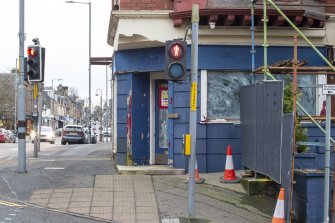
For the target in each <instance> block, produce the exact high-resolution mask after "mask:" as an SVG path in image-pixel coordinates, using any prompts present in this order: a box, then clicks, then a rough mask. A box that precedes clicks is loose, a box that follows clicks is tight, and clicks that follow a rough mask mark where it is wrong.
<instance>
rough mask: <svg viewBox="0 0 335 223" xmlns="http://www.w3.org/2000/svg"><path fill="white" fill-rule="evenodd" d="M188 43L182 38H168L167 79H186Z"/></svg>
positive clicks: (166, 53)
mask: <svg viewBox="0 0 335 223" xmlns="http://www.w3.org/2000/svg"><path fill="white" fill-rule="evenodd" d="M186 49H187V43H186V41H182V40H178V39H177V40H168V41H166V43H165V73H166V79H167V80H171V81H181V80H185V79H186Z"/></svg>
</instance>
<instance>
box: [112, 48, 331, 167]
mask: <svg viewBox="0 0 335 223" xmlns="http://www.w3.org/2000/svg"><path fill="white" fill-rule="evenodd" d="M250 49H251V47H250V46H199V70H201V69H206V70H225V69H226V70H251V55H250ZM164 50H165V49H164V47H158V48H146V49H138V50H124V51H117V52H116V54H115V56H116V64H115V65H116V73H117V89H118V93H117V97H118V99H117V100H118V108H117V111H118V119H117V121H118V123H117V125H118V136H117V137H118V138H117V142H118V151H120V152H118V153H120V154H121V157H122V158H120V161H123V163H124V162H125V161H124V160H125V156H124V153H126V120H127V119H126V108H127V105H126V98H127V94H128V92H129V90H130V89H132V87H131V86H132V84H133V82H132V75H138V73H139V72H140V73H145V72H147V73H146V74H147V75H148V72H152V71H164V65H165V58H164V55H165V52H164ZM256 50H257V53H256V67H259V66H262V62H263V48H262V47H257V48H256ZM320 50H321V52H322V53H323V54H325V48H320ZM298 52H299V53H298V55H299V61H302V60H306V61H308V64H309V66H323V65H325V64H324V62H323V61H322V60H321V59H320V58H319V57H318V55H316V53H315V52H314V51H313V50H312V49H311V48H309V47H299V49H298ZM190 54H191V52H190V46H189V47H188V51H187V58H188V65H187V66H188V68H190ZM268 55H269V57H268V63H269V64H272V63H275V62H278V61H280V60H286V59H290V58H292V55H293V47H269V49H268ZM142 75H143V74H142ZM189 75H190V74H189V73H188V74H187V78H186V80H185V81H182V82H181V83H172V82H170V83H169V97H170V98H171V99H172V103H170V104H169V113H178V114H179V118H178V119H169V122H168V128H169V130H168V134H169V163H170V164H172V165H173V167H176V168H185V169H186V170H187V169H188V158H187V157H185V156H183V155H182V135H183V134H185V133H188V132H189V89H190V76H189ZM148 76H149V75H148ZM142 77H143V76H142ZM198 80H199V83H198V122H199V124H198V125H197V162H198V167H199V171H200V172H220V171H223V170H224V168H225V161H226V150H227V146H228V145H231V146H232V149H233V161H234V166H235V169H242V149H241V141H240V137H241V136H240V126H239V125H234V124H222V123H221V124H220V123H217V124H200V112H201V111H200V103H201V101H200V86H201V85H200V82H201V80H200V76H198ZM147 81H149V79H147ZM135 93H136V92H133V94H135ZM135 112H136V111H135ZM135 116H136V115H135ZM119 133H120V134H119ZM135 144H136V142H133V145H135ZM135 150H136V148H133V151H135ZM142 152H143V151H142ZM140 156H141V154H139V157H140ZM119 164H120V163H119Z"/></svg>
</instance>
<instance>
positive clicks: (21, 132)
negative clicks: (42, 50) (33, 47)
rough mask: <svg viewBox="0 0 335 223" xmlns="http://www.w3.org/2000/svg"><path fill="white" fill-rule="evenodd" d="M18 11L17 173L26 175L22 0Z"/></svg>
mask: <svg viewBox="0 0 335 223" xmlns="http://www.w3.org/2000/svg"><path fill="white" fill-rule="evenodd" d="M19 7H20V9H19V10H20V11H19V14H20V15H19V60H20V68H19V69H20V71H19V75H20V76H19V85H18V139H19V140H18V165H19V169H18V172H19V173H26V172H27V170H26V101H25V98H26V89H25V86H24V71H25V63H24V41H25V34H24V0H20V6H19Z"/></svg>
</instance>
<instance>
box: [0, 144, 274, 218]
mask: <svg viewBox="0 0 335 223" xmlns="http://www.w3.org/2000/svg"><path fill="white" fill-rule="evenodd" d="M127 168H128V169H129V167H127ZM127 168H124V169H127ZM140 168H141V171H142V173H141V174H143V171H144V172H146V173H147V174H148V173H151V174H152V173H155V174H154V175H136V174H134V172H131V175H129V174H128V175H120V174H118V169H122V167H120V166H118V167H116V165H115V163H114V161H113V160H112V156H111V151H110V145H109V144H95V145H83V146H82V147H78V148H76V147H75V146H72V145H67V146H63V147H55V148H53V149H50V150H46V151H41V152H40V154H39V157H38V158H33V157H28V160H27V170H28V172H27V173H24V174H22V173H17V171H16V170H17V164H16V163H9V164H7V165H6V166H4V167H3V168H2V169H1V170H0V223H2V222H29V221H22V220H20V215H19V214H18V215H15V216H14V217H13V216H5V213H4V214H3V215H4V216H1V207H2V206H3V207H6V208H7V207H13V208H16V209H15V210H21V211H22V210H23V209H26V208H28V207H29V208H37V209H38V210H40V212H41V211H47V212H54V213H57V214H61V216H58V215H57V216H58V217H57V219H50V218H48V217H45V216H44V217H43V218H41V220H40V221H37V220H36V222H66V221H69V220H64V221H61V219H62V218H65V217H64V216H70V217H71V221H70V222H81V220H80V219H82V222H120V223H121V222H122V223H123V222H124V223H128V222H129V223H133V222H136V223H142V222H143V223H144V222H145V223H151V222H152V223H159V222H162V223H172V222H175V223H178V222H188V219H187V217H188V192H187V183H185V179H186V177H187V176H186V175H185V174H184V173H183V172H182V171H181V172H179V173H181V174H179V175H171V173H170V172H166V171H169V170H164V168H167V167H161V166H160V167H159V168H163V171H162V173H164V171H165V173H168V174H169V175H166V174H164V175H160V174H158V172H157V171H156V172H155V166H147V169H148V171H146V170H145V169H146V168H145V167H143V166H142V167H140ZM143 169H144V170H143ZM129 171H133V170H131V168H130V170H129ZM178 171H180V170H177V172H178ZM236 173H237V175H239V174H240V172H239V171H236ZM222 175H223V173H211V174H201V177H203V178H205V179H206V182H205V184H201V185H197V186H196V196H195V210H196V219H195V221H193V222H204V223H205V222H217V223H221V222H224V223H230V222H232V223H239V222H241V223H242V222H255V223H256V222H257V223H262V222H264V223H265V222H270V221H271V215H272V213H273V210H274V205H275V201H276V200H275V199H274V198H271V197H264V196H261V197H250V196H248V195H246V193H245V191H244V190H243V188H242V186H241V185H240V184H222V183H219V178H220V177H221V176H222ZM50 216H51V215H50ZM72 218H73V219H72ZM78 218H79V220H78ZM6 219H11V220H10V221H9V220H6ZM32 222H33V221H32Z"/></svg>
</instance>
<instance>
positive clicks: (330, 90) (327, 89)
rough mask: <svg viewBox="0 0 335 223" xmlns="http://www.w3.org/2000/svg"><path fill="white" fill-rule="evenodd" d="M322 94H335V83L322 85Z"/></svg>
mask: <svg viewBox="0 0 335 223" xmlns="http://www.w3.org/2000/svg"><path fill="white" fill-rule="evenodd" d="M322 94H324V95H335V84H324V85H322Z"/></svg>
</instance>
